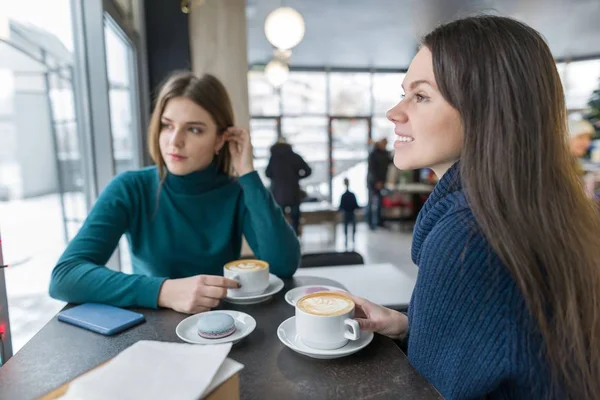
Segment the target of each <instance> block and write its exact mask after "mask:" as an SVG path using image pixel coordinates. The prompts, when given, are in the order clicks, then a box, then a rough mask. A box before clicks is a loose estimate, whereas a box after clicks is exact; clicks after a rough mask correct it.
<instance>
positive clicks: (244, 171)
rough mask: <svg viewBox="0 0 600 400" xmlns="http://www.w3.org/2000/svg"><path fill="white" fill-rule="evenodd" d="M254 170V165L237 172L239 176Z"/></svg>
mask: <svg viewBox="0 0 600 400" xmlns="http://www.w3.org/2000/svg"><path fill="white" fill-rule="evenodd" d="M254 171H255V169H254V167H249V168H244V169H242V170H241V171H239V172H238V174H239V176H240V178H241V177H242V176H244V175H248V174H250V173H252V172H254Z"/></svg>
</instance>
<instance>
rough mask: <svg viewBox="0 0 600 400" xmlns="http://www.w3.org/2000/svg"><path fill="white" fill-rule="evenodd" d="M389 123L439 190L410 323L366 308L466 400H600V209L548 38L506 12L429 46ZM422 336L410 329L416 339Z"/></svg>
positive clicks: (419, 237) (402, 154)
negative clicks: (582, 169) (581, 174)
mask: <svg viewBox="0 0 600 400" xmlns="http://www.w3.org/2000/svg"><path fill="white" fill-rule="evenodd" d="M402 87H403V88H404V91H405V96H403V99H402V100H401V101H400V102H399V103H398V104H397V105H396V106H394V107H393V108H392V109H391V110H389V111H388V113H387V117H388V119H389V120H390V121H391V122H392V123H393V124H394V132H395V133H396V135H397V136H398V139H397V140H396V142H395V143H394V148H395V150H396V151H395V155H394V164H395V165H396V167H398V168H399V169H402V170H414V169H418V168H431V169H432V170H433V171H434V172H435V173H436V175H437V176H438V177H439V178H440V180H439V182H438V184H437V185H436V187H435V190H434V192H433V193H432V194H431V196H430V197H429V199H428V200H427V203H426V204H425V205H424V207H423V209H422V210H421V212H420V214H419V217H418V220H417V223H416V225H415V228H414V234H413V243H412V259H413V262H414V263H415V264H416V265H417V266H418V267H419V274H418V277H417V282H416V285H415V288H414V291H413V294H412V298H411V303H410V307H409V312H408V316H407V315H405V314H403V313H400V312H397V311H394V310H391V309H387V308H385V307H382V306H379V305H377V304H374V303H372V302H369V301H368V300H366V299H363V298H359V297H355V302H356V305H357V307H356V313H355V318H356V319H357V321H358V322H359V325H360V327H361V329H362V330H367V331H374V332H378V333H380V334H382V335H386V336H389V337H391V338H395V339H400V338H403V337H405V336H406V335H407V334H408V333H410V334H409V335H408V358H409V360H410V362H411V363H412V365H413V366H414V367H415V368H416V369H417V370H418V371H420V372H421V374H423V375H424V376H425V378H426V379H427V380H429V382H431V383H432V384H433V385H434V386H435V387H436V388H437V389H438V390H439V392H440V393H441V394H442V396H444V398H446V399H449V400H453V399H482V398H486V399H578V400H595V399H600V379H599V377H600V318H599V310H600V213H598V210H597V207H596V206H595V205H594V204H593V202H591V201H589V199H588V198H587V197H586V195H585V192H584V190H583V187H582V185H581V184H580V182H579V179H578V176H577V172H576V168H575V165H574V163H573V162H572V155H571V154H570V152H569V149H568V146H567V141H566V140H565V137H566V135H567V118H566V107H565V96H564V92H563V86H562V83H561V80H560V76H559V74H558V71H557V69H556V64H555V61H554V58H553V56H552V53H551V52H550V49H549V48H548V45H547V44H546V43H545V42H544V39H543V38H542V36H541V35H540V34H539V33H538V32H536V31H535V30H534V29H532V28H531V27H529V26H527V25H525V24H523V23H521V22H519V21H516V20H513V19H510V18H504V17H499V16H479V17H471V18H464V19H460V20H456V21H453V22H450V23H447V24H445V25H442V26H440V27H438V28H436V29H435V30H434V31H432V32H430V33H429V34H427V35H426V36H425V38H424V40H423V45H422V47H421V49H420V50H419V52H418V53H417V55H416V56H415V58H414V59H413V61H412V63H411V65H410V67H409V69H408V72H407V74H406V77H405V78H404V82H403V84H402ZM409 329H410V331H409Z"/></svg>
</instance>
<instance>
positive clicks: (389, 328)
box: [344, 293, 408, 340]
mask: <svg viewBox="0 0 600 400" xmlns="http://www.w3.org/2000/svg"><path fill="white" fill-rule="evenodd" d="M344 294H345V295H347V296H350V297H351V298H352V300H354V304H355V305H356V307H355V309H354V319H355V320H356V322H358V325H359V326H360V329H361V330H363V331H367V332H376V333H379V334H381V335H384V336H387V337H389V338H391V339H395V340H400V339H403V338H404V337H405V336H406V334H407V333H408V317H407V316H406V315H404V314H402V313H401V312H398V311H395V310H391V309H389V308H386V307H383V306H380V305H379V304H375V303H372V302H370V301H369V300H367V299H363V298H362V297H357V296H352V295H350V294H349V293H344Z"/></svg>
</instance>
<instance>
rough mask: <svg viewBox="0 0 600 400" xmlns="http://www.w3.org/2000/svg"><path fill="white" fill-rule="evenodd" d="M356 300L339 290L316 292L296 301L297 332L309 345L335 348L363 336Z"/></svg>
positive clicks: (318, 347) (320, 347)
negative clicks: (356, 319)
mask: <svg viewBox="0 0 600 400" xmlns="http://www.w3.org/2000/svg"><path fill="white" fill-rule="evenodd" d="M354 307H355V306H354V301H352V299H351V298H350V297H348V296H345V295H343V294H340V293H337V292H316V293H311V294H307V295H305V296H303V297H301V298H300V299H299V300H298V301H297V302H296V332H297V333H298V335H299V336H300V339H301V340H302V342H303V343H304V344H305V345H307V346H308V347H312V348H313V349H318V350H334V349H339V348H340V347H344V346H345V345H346V344H347V343H348V341H349V340H358V339H360V328H359V326H358V322H356V321H355V320H353V319H352V317H353V316H354Z"/></svg>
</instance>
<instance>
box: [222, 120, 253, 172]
mask: <svg viewBox="0 0 600 400" xmlns="http://www.w3.org/2000/svg"><path fill="white" fill-rule="evenodd" d="M225 140H226V141H227V142H228V147H229V154H231V165H232V166H233V169H234V170H235V172H237V174H238V176H242V175H246V174H248V173H250V172H252V171H254V155H253V154H252V142H251V141H250V134H249V133H248V131H247V130H246V129H243V128H236V127H231V128H228V129H227V131H226V132H225Z"/></svg>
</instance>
